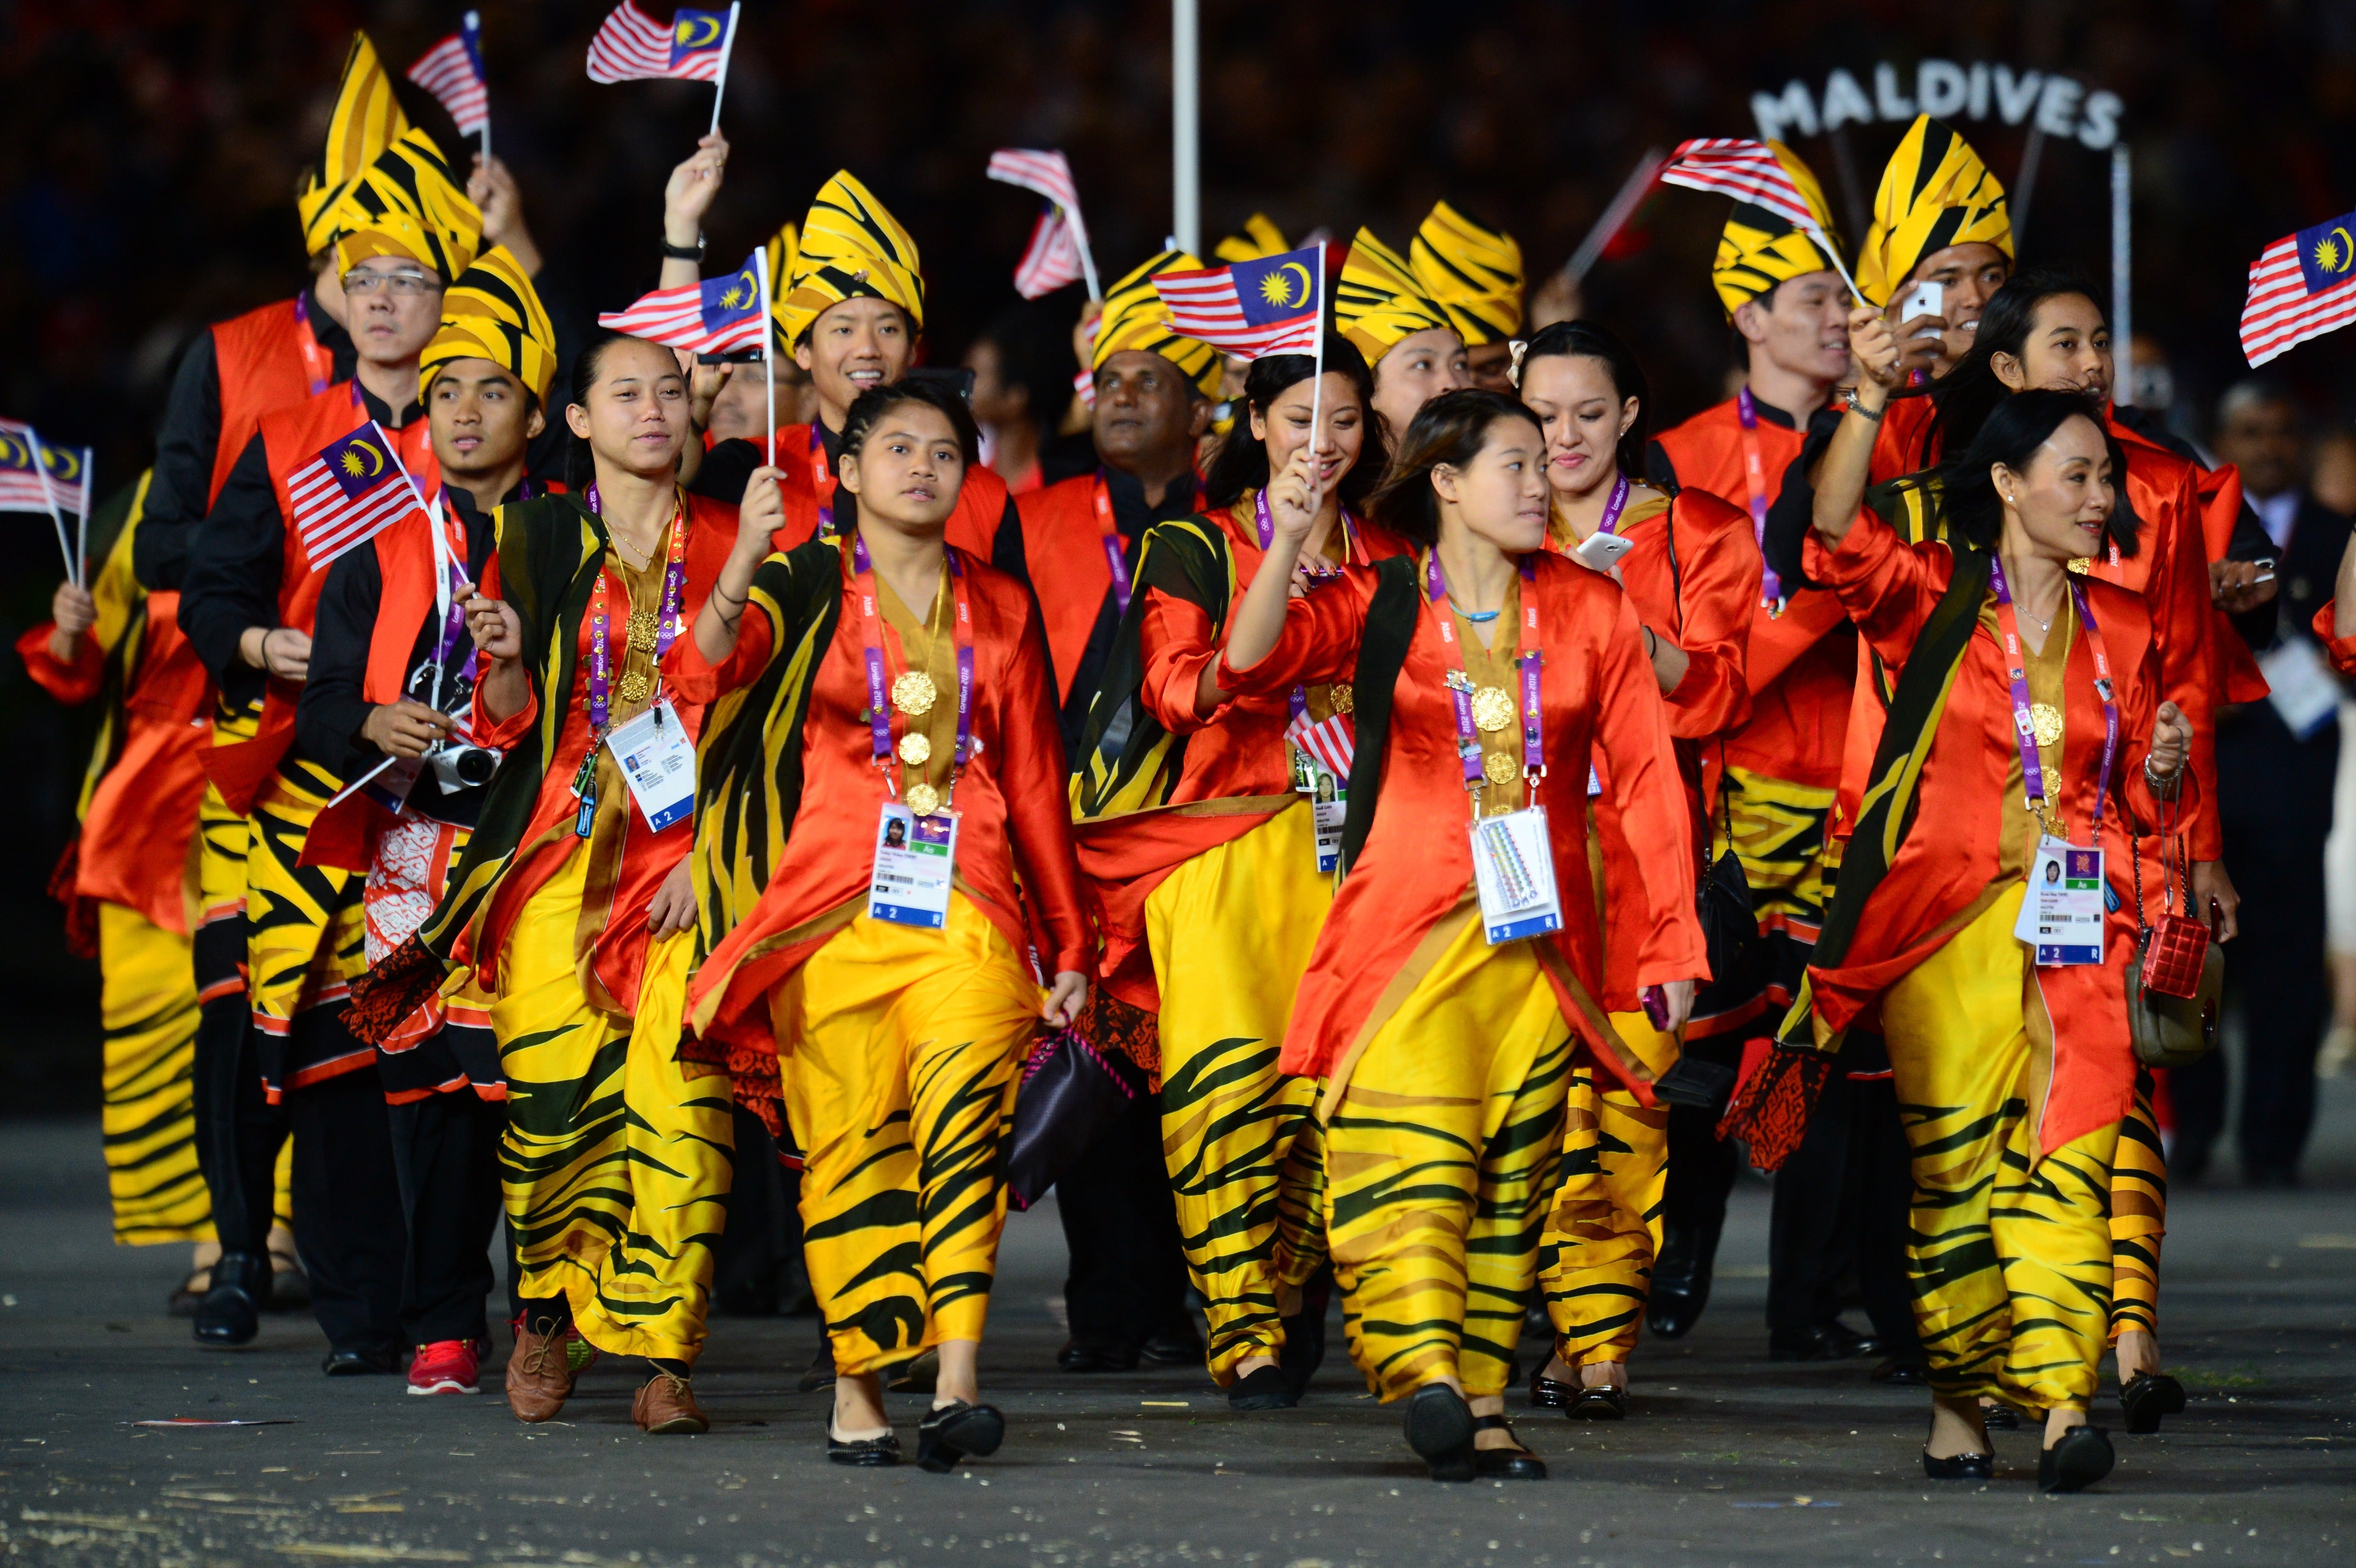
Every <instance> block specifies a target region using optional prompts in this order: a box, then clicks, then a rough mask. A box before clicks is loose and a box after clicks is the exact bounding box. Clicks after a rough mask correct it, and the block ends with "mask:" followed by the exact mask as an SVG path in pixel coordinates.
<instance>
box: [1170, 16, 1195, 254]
mask: <svg viewBox="0 0 2356 1568" xmlns="http://www.w3.org/2000/svg"><path fill="white" fill-rule="evenodd" d="M1200 49H1201V43H1200V38H1199V33H1198V29H1197V27H1196V26H1195V0H1170V232H1171V233H1172V234H1173V235H1174V236H1176V237H1177V240H1178V248H1179V249H1180V250H1182V251H1191V252H1193V253H1194V254H1196V255H1200V254H1201V253H1202V250H1203V243H1202V241H1203V203H1202V196H1203V192H1202V183H1203V176H1202V161H1201V159H1202V146H1201V123H1200V117H1199V115H1198V113H1197V108H1198V99H1199V97H1200V93H1201V72H1200V65H1201V61H1200V59H1199V55H1200Z"/></svg>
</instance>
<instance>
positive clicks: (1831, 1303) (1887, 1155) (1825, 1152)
mask: <svg viewBox="0 0 2356 1568" xmlns="http://www.w3.org/2000/svg"><path fill="white" fill-rule="evenodd" d="M1888 1060H1889V1058H1888V1055H1887V1053H1886V1052H1885V1051H1882V1049H1881V1044H1880V1041H1879V1039H1877V1038H1875V1037H1872V1036H1860V1037H1858V1038H1856V1039H1853V1040H1851V1041H1850V1042H1849V1043H1848V1044H1847V1046H1845V1047H1844V1048H1843V1050H1842V1051H1841V1055H1840V1057H1839V1059H1838V1062H1837V1065H1836V1066H1835V1068H1834V1070H1833V1073H1832V1076H1831V1077H1830V1079H1828V1080H1827V1081H1826V1084H1825V1087H1824V1093H1821V1094H1820V1095H1818V1096H1817V1098H1816V1104H1815V1108H1814V1109H1813V1110H1812V1111H1811V1112H1810V1113H1809V1115H1808V1130H1807V1133H1806V1135H1805V1136H1804V1137H1802V1138H1801V1140H1800V1147H1798V1149H1796V1150H1794V1152H1793V1154H1792V1157H1790V1158H1789V1159H1787V1160H1785V1161H1784V1162H1783V1169H1781V1170H1779V1171H1777V1172H1776V1173H1775V1194H1774V1198H1773V1200H1772V1206H1771V1208H1770V1211H1769V1218H1768V1228H1767V1270H1768V1272H1767V1328H1768V1330H1769V1332H1771V1333H1773V1332H1779V1331H1794V1330H1799V1329H1804V1328H1811V1327H1814V1326H1815V1325H1816V1324H1818V1323H1822V1322H1825V1321H1826V1320H1827V1319H1829V1318H1831V1317H1837V1316H1838V1314H1839V1312H1840V1309H1841V1307H1842V1306H1843V1304H1844V1298H1845V1295H1846V1293H1845V1291H1844V1290H1843V1288H1842V1286H1843V1284H1844V1282H1845V1280H1846V1279H1847V1277H1849V1276H1850V1275H1854V1277H1855V1280H1856V1285H1857V1294H1858V1304H1859V1305H1860V1306H1862V1307H1864V1308H1865V1313H1866V1316H1867V1317H1870V1318H1871V1319H1872V1320H1873V1331H1874V1334H1875V1336H1876V1337H1877V1338H1879V1339H1880V1340H1881V1341H1882V1343H1883V1344H1884V1345H1885V1346H1887V1347H1888V1348H1889V1351H1890V1354H1891V1355H1893V1356H1897V1357H1899V1358H1901V1360H1904V1359H1913V1358H1915V1357H1916V1356H1917V1355H1918V1354H1919V1352H1918V1350H1917V1344H1918V1341H1917V1340H1916V1339H1915V1335H1914V1310H1913V1301H1912V1291H1911V1289H1910V1287H1909V1286H1908V1284H1907V1278H1906V1235H1907V1228H1908V1208H1909V1206H1910V1204H1911V1201H1912V1198H1913V1195H1914V1173H1913V1165H1912V1159H1911V1158H1910V1157H1909V1155H1908V1152H1907V1147H1906V1133H1905V1129H1904V1128H1903V1126H1901V1125H1900V1122H1899V1119H1898V1095H1897V1092H1896V1090H1895V1089H1893V1088H1892V1086H1891V1084H1890V1080H1889V1079H1887V1078H1879V1077H1877V1078H1865V1079H1853V1078H1851V1077H1849V1076H1848V1073H1849V1072H1852V1071H1857V1072H1878V1071H1879V1069H1880V1068H1881V1067H1883V1066H1886V1064H1887V1062H1888Z"/></svg>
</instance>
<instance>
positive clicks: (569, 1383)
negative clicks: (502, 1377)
mask: <svg viewBox="0 0 2356 1568" xmlns="http://www.w3.org/2000/svg"><path fill="white" fill-rule="evenodd" d="M572 1393H573V1369H572V1367H571V1366H570V1365H568V1364H567V1363H566V1361H565V1359H564V1326H563V1325H562V1324H561V1323H559V1322H558V1321H557V1320H556V1319H554V1318H553V1317H543V1318H541V1320H540V1321H539V1322H538V1323H537V1324H533V1323H530V1322H522V1321H519V1322H518V1323H517V1324H516V1339H515V1349H512V1350H510V1351H509V1352H508V1408H509V1410H512V1411H514V1412H515V1418H516V1419H517V1420H518V1421H527V1422H534V1423H537V1422H542V1421H553V1420H555V1419H556V1413H557V1412H558V1411H561V1410H562V1409H563V1408H564V1402H565V1400H566V1399H568V1398H569V1397H571V1395H572Z"/></svg>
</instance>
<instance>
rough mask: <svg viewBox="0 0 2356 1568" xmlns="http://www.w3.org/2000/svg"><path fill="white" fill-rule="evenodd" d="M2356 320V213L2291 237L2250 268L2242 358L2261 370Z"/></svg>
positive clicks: (2266, 249) (2277, 241)
mask: <svg viewBox="0 0 2356 1568" xmlns="http://www.w3.org/2000/svg"><path fill="white" fill-rule="evenodd" d="M2351 321H2356V212H2351V213H2349V214H2347V215H2346V216H2345V217H2341V218H2334V219H2330V220H2329V221H2328V222H2324V223H2319V224H2317V225H2316V226H2315V227H2314V228H2312V229H2300V230H2299V231H2298V232H2297V233H2296V234H2290V235H2286V236H2284V237H2283V238H2282V239H2280V240H2276V241H2275V242H2274V243H2273V244H2271V245H2269V246H2267V247H2266V248H2265V251H2262V252H2260V253H2259V256H2258V259H2257V260H2256V261H2253V262H2251V263H2250V297H2249V299H2248V301H2247V302H2246V303H2245V304H2244V305H2243V306H2242V353H2243V355H2244V357H2247V358H2248V360H2249V361H2250V365H2251V368H2253V369H2254V368H2257V367H2258V366H2260V365H2263V364H2265V362H2266V361H2267V360H2269V359H2272V358H2274V357H2276V355H2278V354H2282V353H2284V352H2286V351H2287V350H2289V349H2291V348H2295V347H2297V346H2298V345H2299V344H2302V343H2304V342H2306V341H2307V340H2308V338H2310V337H2320V336H2322V335H2323V334H2325V333H2327V332H2329V331H2331V330H2333V329H2334V328H2335V327H2341V326H2345V325H2348V324H2349V323H2350V322H2351Z"/></svg>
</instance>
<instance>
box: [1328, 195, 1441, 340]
mask: <svg viewBox="0 0 2356 1568" xmlns="http://www.w3.org/2000/svg"><path fill="white" fill-rule="evenodd" d="M1333 325H1334V328H1335V330H1337V331H1339V332H1340V333H1341V335H1342V336H1344V337H1346V338H1348V339H1349V340H1350V341H1351V342H1352V343H1353V344H1355V345H1356V346H1357V349H1358V352H1359V353H1361V354H1363V355H1365V357H1366V363H1367V364H1369V365H1372V364H1374V363H1375V362H1376V360H1378V359H1380V358H1381V357H1383V356H1384V355H1386V354H1387V353H1389V352H1390V351H1391V349H1392V347H1393V346H1395V345H1396V344H1398V341H1399V340H1400V339H1401V338H1403V337H1407V336H1411V335H1413V334H1415V333H1419V332H1426V331H1429V330H1430V329H1431V328H1433V327H1435V326H1447V325H1450V323H1449V319H1448V313H1447V312H1446V311H1444V310H1442V309H1441V308H1440V302H1439V301H1438V300H1435V299H1433V298H1432V297H1431V296H1430V294H1428V293H1424V292H1423V285H1422V284H1421V283H1418V282H1417V281H1416V277H1415V272H1414V270H1413V269H1412V268H1410V267H1409V266H1408V264H1407V262H1406V261H1404V260H1402V259H1401V258H1400V256H1399V253H1398V251H1394V250H1392V249H1391V248H1390V247H1389V246H1387V245H1386V244H1384V243H1383V242H1382V241H1381V240H1377V239H1376V238H1375V237H1374V235H1373V233H1372V232H1371V231H1369V230H1367V229H1359V230H1358V233H1357V238H1355V239H1354V240H1351V241H1350V259H1349V260H1348V261H1344V263H1343V264H1342V277H1341V281H1340V282H1339V283H1337V284H1335V285H1334V289H1333Z"/></svg>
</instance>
